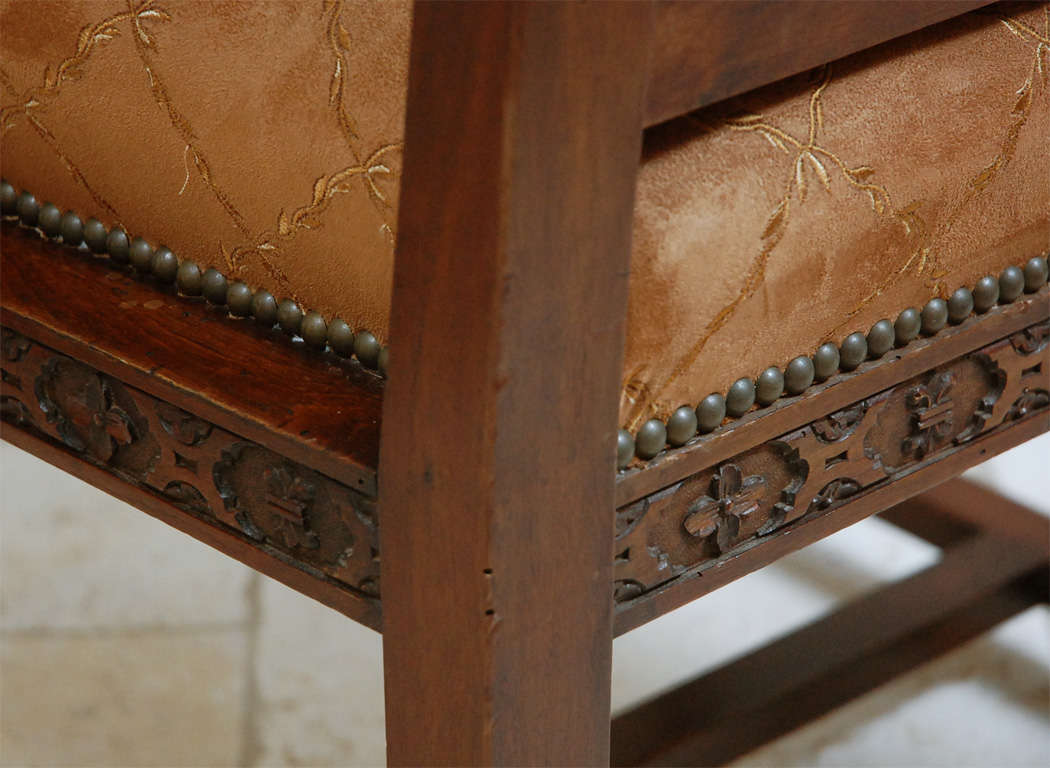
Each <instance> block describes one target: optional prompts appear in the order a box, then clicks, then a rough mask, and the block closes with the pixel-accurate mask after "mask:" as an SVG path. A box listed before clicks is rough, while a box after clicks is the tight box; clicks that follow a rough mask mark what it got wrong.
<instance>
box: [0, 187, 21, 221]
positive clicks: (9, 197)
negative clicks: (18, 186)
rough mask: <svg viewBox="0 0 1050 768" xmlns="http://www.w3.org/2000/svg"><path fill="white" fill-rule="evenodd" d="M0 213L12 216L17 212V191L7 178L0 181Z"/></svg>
mask: <svg viewBox="0 0 1050 768" xmlns="http://www.w3.org/2000/svg"><path fill="white" fill-rule="evenodd" d="M0 213H3V215H4V216H14V215H15V214H16V213H18V192H16V191H15V188H14V187H13V186H11V185H10V184H9V183H8V182H7V179H4V180H3V181H0Z"/></svg>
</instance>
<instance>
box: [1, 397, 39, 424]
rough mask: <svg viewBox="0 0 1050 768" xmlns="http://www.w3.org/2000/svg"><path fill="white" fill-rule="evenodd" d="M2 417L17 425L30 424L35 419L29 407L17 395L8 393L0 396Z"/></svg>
mask: <svg viewBox="0 0 1050 768" xmlns="http://www.w3.org/2000/svg"><path fill="white" fill-rule="evenodd" d="M0 418H3V420H4V421H9V422H11V423H12V424H14V425H16V426H22V425H23V424H30V423H32V421H33V417H32V415H31V414H30V412H29V409H28V408H26V406H25V403H23V402H22V401H21V400H19V399H18V398H17V397H10V396H8V395H3V396H0Z"/></svg>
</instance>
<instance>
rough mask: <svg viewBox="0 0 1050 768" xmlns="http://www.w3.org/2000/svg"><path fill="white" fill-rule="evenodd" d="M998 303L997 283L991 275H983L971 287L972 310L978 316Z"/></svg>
mask: <svg viewBox="0 0 1050 768" xmlns="http://www.w3.org/2000/svg"><path fill="white" fill-rule="evenodd" d="M998 301H999V281H998V280H996V279H995V278H994V277H992V276H991V275H985V276H984V277H982V278H981V279H980V280H978V281H977V285H975V286H974V287H973V308H974V309H975V310H976V311H977V312H978V314H984V313H985V312H987V311H988V310H989V309H991V308H992V307H994V306H995V305H996V303H997V302H998Z"/></svg>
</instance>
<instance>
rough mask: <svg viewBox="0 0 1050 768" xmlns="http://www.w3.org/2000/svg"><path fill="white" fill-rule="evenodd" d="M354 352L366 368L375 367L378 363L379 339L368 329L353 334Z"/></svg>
mask: <svg viewBox="0 0 1050 768" xmlns="http://www.w3.org/2000/svg"><path fill="white" fill-rule="evenodd" d="M354 354H355V355H357V359H358V360H360V361H361V365H363V366H365V367H366V368H375V367H376V366H377V365H378V364H379V340H378V339H377V338H376V337H375V336H374V335H372V334H371V333H369V332H368V331H358V332H357V333H355V334H354Z"/></svg>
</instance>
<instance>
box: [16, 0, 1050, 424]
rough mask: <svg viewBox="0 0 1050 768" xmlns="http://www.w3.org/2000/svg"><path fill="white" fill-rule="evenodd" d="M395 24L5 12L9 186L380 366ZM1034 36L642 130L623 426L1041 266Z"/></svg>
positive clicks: (189, 10) (160, 1) (976, 16)
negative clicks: (323, 333) (345, 328)
mask: <svg viewBox="0 0 1050 768" xmlns="http://www.w3.org/2000/svg"><path fill="white" fill-rule="evenodd" d="M410 21H411V19H410V6H409V5H408V3H405V2H398V3H389V2H381V3H359V2H352V3H342V2H339V0H326V1H325V2H324V3H318V7H316V8H303V6H302V5H301V4H300V3H298V2H283V3H280V2H266V3H257V4H243V3H225V2H222V3H220V2H216V3H209V4H200V3H190V2H180V0H156V1H155V2H151V3H145V4H143V5H141V6H139V7H138V9H137V10H135V11H128V9H127V6H126V4H125V3H124V2H123V1H122V0H113V2H106V3H103V2H98V1H97V0H82V1H80V2H54V3H52V2H37V3H19V2H4V3H2V4H0V24H2V25H3V28H4V29H5V31H8V34H5V35H4V36H3V39H2V40H0V50H2V52H3V61H4V62H5V63H4V70H3V74H4V81H3V86H4V97H3V111H2V130H3V140H2V141H3V150H4V176H5V178H6V179H7V180H8V181H9V182H11V183H12V184H13V185H14V186H15V187H16V188H18V189H22V188H24V189H27V190H30V191H31V192H32V193H33V194H34V195H35V196H36V197H37V199H38V200H39V201H40V202H41V203H43V202H44V201H50V202H53V203H54V204H56V205H57V206H59V208H61V209H62V210H66V209H69V210H73V211H75V212H77V213H78V215H80V216H81V217H82V218H83V219H84V220H86V219H87V218H88V217H96V218H98V219H99V220H100V221H101V222H103V223H104V224H105V225H106V226H107V227H116V226H119V227H122V228H124V229H125V230H126V231H127V232H128V233H129V234H130V235H131V236H141V237H143V238H145V239H146V240H148V241H149V242H150V243H152V244H153V245H159V244H164V245H166V246H168V247H170V248H171V249H173V250H174V251H175V252H176V253H177V254H178V255H179V257H180V258H182V259H192V260H194V261H196V262H197V263H198V264H199V265H200V266H201V268H202V269H203V268H204V267H214V268H216V269H218V270H220V271H221V272H223V273H224V274H226V275H227V276H228V277H229V278H230V279H231V280H233V279H237V280H242V281H244V282H245V283H247V284H248V285H249V286H251V287H252V288H261V289H265V290H267V291H269V292H271V293H272V294H273V295H274V296H275V297H276V298H277V299H282V298H286V297H288V298H292V299H294V300H295V301H296V302H298V303H299V304H300V305H301V306H302V307H303V308H305V309H311V310H316V311H318V312H320V313H321V314H322V315H323V316H324V317H325V318H326V319H328V320H331V319H333V318H336V317H339V318H342V319H343V320H345V321H346V322H347V323H348V324H349V325H350V326H351V327H352V328H354V329H368V330H369V331H371V332H372V333H374V334H375V336H376V337H377V338H378V339H379V341H380V342H383V343H385V340H386V337H387V327H388V317H389V300H390V298H389V297H390V291H391V279H392V265H393V255H394V242H395V235H396V222H397V207H398V192H399V181H400V166H401V141H402V133H403V121H404V100H405V88H406V78H407V69H408V43H409V31H410ZM13 30H17V31H18V33H17V34H14V33H12V31H13ZM1048 38H1050V20H1048V11H1047V8H1046V7H1045V6H1022V7H1006V8H996V9H993V10H992V11H991V12H977V13H972V14H969V15H966V16H963V17H960V18H958V19H955V20H952V21H950V22H945V23H943V24H940V25H937V26H935V27H931V28H928V29H926V30H923V31H920V32H918V33H915V34H913V35H910V36H908V37H906V38H901V39H899V40H896V41H892V42H890V43H887V44H885V45H882V46H879V47H877V48H874V49H870V50H868V51H865V52H862V53H860V54H857V55H854V56H852V57H850V58H848V59H845V60H842V61H840V62H836V63H834V64H831V65H829V66H827V67H823V68H821V69H819V70H816V71H813V72H808V73H803V74H801V75H798V76H796V77H794V78H791V79H788V80H785V81H782V82H780V83H777V84H774V85H773V86H769V87H766V88H764V89H761V90H759V91H755V92H752V93H749V94H745V95H744V96H741V97H737V98H735V99H732V100H730V101H728V102H723V103H722V104H718V105H715V106H713V107H709V108H707V109H705V110H702V111H700V112H698V113H695V114H693V115H690V116H687V117H683V118H679V119H676V120H674V121H671V122H669V123H666V124H663V125H660V126H657V127H655V128H652V129H650V130H649V131H647V133H646V135H645V141H644V151H643V166H642V170H641V173H640V175H639V186H638V190H637V202H636V209H635V217H634V218H635V220H634V247H633V257H632V275H631V287H630V300H629V314H628V329H627V346H626V356H625V365H624V375H623V397H622V403H621V412H620V418H621V424H622V426H623V427H625V428H626V429H628V430H629V431H630V432H631V433H632V434H633V433H635V432H637V431H638V430H639V429H640V428H641V427H642V425H643V424H644V423H645V422H646V420H648V419H652V418H656V419H659V420H661V421H668V420H669V419H670V418H671V417H672V414H673V412H674V411H675V409H676V408H678V407H679V406H681V405H683V404H684V405H688V406H690V408H693V407H695V406H696V405H697V404H698V403H699V402H700V401H701V400H702V399H703V398H704V397H705V396H707V395H708V394H709V393H726V392H727V391H728V389H729V387H730V385H731V384H732V383H733V382H734V381H735V380H736V379H738V378H740V377H747V378H749V379H755V378H756V377H758V376H759V374H760V373H762V372H763V371H764V370H765V369H766V368H768V367H770V366H776V367H777V368H778V369H780V370H784V369H785V368H786V366H787V364H788V362H789V361H791V360H792V359H793V358H796V357H798V356H808V355H811V354H812V353H813V352H814V350H816V349H817V347H818V346H820V345H821V344H823V343H825V342H828V341H833V342H835V343H836V344H837V343H838V342H840V341H841V340H842V339H843V338H844V337H846V336H847V335H849V334H851V333H853V332H861V333H864V334H866V333H867V332H868V331H869V329H870V328H872V326H873V325H874V324H875V323H877V322H878V321H880V320H882V319H888V320H890V321H891V322H892V321H894V320H895V319H896V318H897V317H898V315H899V313H900V312H901V311H902V310H905V309H907V308H909V307H915V308H917V309H921V308H922V307H923V306H924V305H925V304H926V303H927V302H928V301H929V300H930V299H932V298H934V297H942V298H947V297H949V296H950V295H951V293H952V292H953V291H954V290H955V289H957V288H959V287H964V286H965V287H971V288H972V287H973V286H974V284H975V282H976V281H977V280H979V279H980V278H981V277H983V276H985V275H991V276H993V277H996V278H997V277H998V276H999V274H1000V273H1001V272H1002V270H1003V269H1004V268H1006V267H1009V266H1022V265H1024V264H1025V263H1026V261H1028V260H1029V259H1031V258H1032V257H1036V256H1040V255H1043V254H1045V253H1046V250H1047V246H1048V243H1050V220H1048V212H1050V185H1048V184H1047V179H1048V178H1050V153H1048V152H1047V149H1046V147H1047V144H1046V137H1047V136H1048V135H1050V106H1048V90H1047V89H1048V83H1047V73H1046V66H1047V56H1046V50H1047V49H1046V40H1047V39H1048ZM455 161H456V162H471V158H470V157H459V158H455ZM435 204H440V201H435ZM1043 263H1044V264H1045V262H1043ZM1007 282H1009V281H1007ZM953 311H954V309H953ZM767 394H768V392H767ZM760 399H762V398H761V397H760ZM767 399H768V398H767ZM676 434H680V431H679V433H676ZM672 442H675V440H673V439H672Z"/></svg>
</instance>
